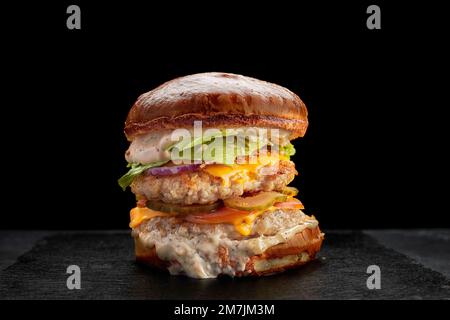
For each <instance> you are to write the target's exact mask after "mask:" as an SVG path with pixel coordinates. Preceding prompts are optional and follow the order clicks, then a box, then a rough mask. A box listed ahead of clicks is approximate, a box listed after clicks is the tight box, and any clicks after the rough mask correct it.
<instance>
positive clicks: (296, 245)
mask: <svg viewBox="0 0 450 320" xmlns="http://www.w3.org/2000/svg"><path fill="white" fill-rule="evenodd" d="M323 238H324V236H323V233H321V231H320V229H319V227H316V228H314V229H304V230H303V231H302V232H299V233H297V234H296V235H295V236H294V237H292V238H291V239H289V240H288V241H287V242H285V243H281V244H278V245H275V246H273V247H270V248H268V249H267V250H266V251H265V252H264V253H263V254H261V255H255V256H252V257H250V259H249V261H248V262H247V264H246V266H245V270H244V271H243V272H242V271H240V272H237V273H236V276H262V275H269V274H273V273H278V272H282V271H284V270H287V269H291V268H295V267H297V266H300V265H303V264H305V263H307V262H308V261H310V260H312V259H314V258H315V255H316V253H317V252H318V251H319V250H320V247H321V245H322V241H323ZM222 248H223V247H220V248H219V255H220V259H221V261H222V263H223V264H229V265H233V263H232V262H231V261H230V260H229V258H228V253H227V251H226V250H222ZM135 253H136V261H137V262H139V263H142V264H145V265H148V266H151V267H154V268H157V269H161V270H167V267H168V265H169V263H168V262H167V261H163V260H161V259H160V258H159V257H158V255H157V254H156V249H155V247H152V248H147V247H145V245H144V244H143V243H142V242H141V240H140V238H135Z"/></svg>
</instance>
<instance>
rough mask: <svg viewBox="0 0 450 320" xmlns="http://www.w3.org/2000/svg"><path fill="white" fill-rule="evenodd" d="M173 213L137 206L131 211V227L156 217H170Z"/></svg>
mask: <svg viewBox="0 0 450 320" xmlns="http://www.w3.org/2000/svg"><path fill="white" fill-rule="evenodd" d="M170 216H171V214H168V213H165V212H161V211H155V210H152V209H149V208H141V207H136V208H133V209H131V211H130V228H136V227H137V226H138V225H140V224H141V223H142V222H144V221H146V220H149V219H151V218H154V217H170Z"/></svg>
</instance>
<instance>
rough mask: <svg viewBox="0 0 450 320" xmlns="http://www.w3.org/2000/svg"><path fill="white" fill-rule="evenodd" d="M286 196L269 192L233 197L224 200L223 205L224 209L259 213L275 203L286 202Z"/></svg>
mask: <svg viewBox="0 0 450 320" xmlns="http://www.w3.org/2000/svg"><path fill="white" fill-rule="evenodd" d="M287 197H288V196H287V195H285V194H282V193H279V192H275V191H269V192H260V193H258V194H257V195H255V196H250V197H233V198H229V199H226V200H224V201H223V202H224V204H225V206H226V207H229V208H233V209H239V210H246V211H259V210H264V209H267V208H269V207H271V206H273V205H274V203H275V202H283V201H286V199H287Z"/></svg>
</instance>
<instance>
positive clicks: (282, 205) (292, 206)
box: [274, 198, 305, 209]
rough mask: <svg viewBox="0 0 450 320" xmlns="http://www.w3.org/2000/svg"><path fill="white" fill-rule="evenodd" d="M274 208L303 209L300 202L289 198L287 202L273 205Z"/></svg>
mask: <svg viewBox="0 0 450 320" xmlns="http://www.w3.org/2000/svg"><path fill="white" fill-rule="evenodd" d="M274 207H277V208H281V209H283V208H284V209H305V207H304V206H303V203H301V202H300V200H298V199H295V198H291V199H289V200H288V201H285V202H278V203H275V204H274Z"/></svg>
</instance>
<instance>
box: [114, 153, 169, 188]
mask: <svg viewBox="0 0 450 320" xmlns="http://www.w3.org/2000/svg"><path fill="white" fill-rule="evenodd" d="M167 162H169V160H165V161H157V162H152V163H148V164H140V163H129V164H128V165H127V167H129V168H130V167H131V169H130V170H129V171H128V172H127V173H125V174H124V175H123V176H122V177H120V179H119V180H118V181H117V182H118V183H119V186H120V187H121V188H122V190H123V191H125V189H126V188H127V187H128V186H129V185H130V184H131V183H132V182H133V180H134V178H136V177H137V176H138V175H140V174H141V173H142V172H144V171H145V170H147V169H150V168H153V167H160V166H162V165H163V164H166V163H167Z"/></svg>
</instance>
